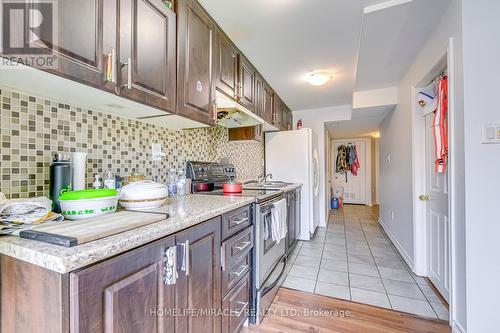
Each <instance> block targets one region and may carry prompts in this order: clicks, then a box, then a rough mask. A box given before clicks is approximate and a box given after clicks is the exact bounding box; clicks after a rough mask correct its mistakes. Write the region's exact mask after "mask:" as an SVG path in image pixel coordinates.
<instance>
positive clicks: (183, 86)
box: [176, 0, 217, 125]
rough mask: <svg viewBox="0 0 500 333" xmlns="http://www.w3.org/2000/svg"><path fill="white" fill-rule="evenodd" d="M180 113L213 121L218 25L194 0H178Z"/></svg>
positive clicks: (178, 103)
mask: <svg viewBox="0 0 500 333" xmlns="http://www.w3.org/2000/svg"><path fill="white" fill-rule="evenodd" d="M176 6H177V22H178V24H177V31H178V35H177V113H178V114H180V115H181V116H185V117H187V118H190V119H193V120H197V121H199V122H202V123H205V124H209V125H213V124H215V120H216V117H217V114H216V111H217V110H216V105H215V81H216V80H215V79H214V78H215V76H214V67H215V57H214V53H215V52H214V51H215V37H216V36H215V35H216V25H215V22H214V21H212V19H211V18H210V16H209V15H208V14H207V13H206V12H205V10H204V9H203V8H202V7H201V6H200V5H199V4H198V3H197V2H196V1H194V0H178V1H177V5H176Z"/></svg>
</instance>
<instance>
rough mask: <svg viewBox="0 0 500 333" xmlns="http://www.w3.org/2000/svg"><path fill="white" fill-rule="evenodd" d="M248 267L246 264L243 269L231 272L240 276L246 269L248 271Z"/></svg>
mask: <svg viewBox="0 0 500 333" xmlns="http://www.w3.org/2000/svg"><path fill="white" fill-rule="evenodd" d="M247 268H248V265H245V266H243V268H242V269H241V270H240V271H239V272H238V273H236V272H231V274H234V276H236V277H238V276H240V275H241V274H243V272H244V271H246V270H247Z"/></svg>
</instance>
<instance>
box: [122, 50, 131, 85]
mask: <svg viewBox="0 0 500 333" xmlns="http://www.w3.org/2000/svg"><path fill="white" fill-rule="evenodd" d="M125 66H127V83H126V84H124V85H123V86H124V87H127V89H129V90H130V89H132V58H130V57H129V58H127V62H125V63H124V64H123V65H122V67H125Z"/></svg>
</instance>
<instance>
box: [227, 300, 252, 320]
mask: <svg viewBox="0 0 500 333" xmlns="http://www.w3.org/2000/svg"><path fill="white" fill-rule="evenodd" d="M238 304H240V305H242V307H241V309H240V310H232V311H231V315H232V316H236V317H239V316H241V314H242V313H243V312H244V311H245V309H246V307H247V305H248V302H238Z"/></svg>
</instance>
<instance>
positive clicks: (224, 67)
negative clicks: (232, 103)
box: [216, 30, 238, 98]
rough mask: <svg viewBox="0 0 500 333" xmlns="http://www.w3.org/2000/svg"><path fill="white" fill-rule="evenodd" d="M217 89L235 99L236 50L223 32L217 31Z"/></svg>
mask: <svg viewBox="0 0 500 333" xmlns="http://www.w3.org/2000/svg"><path fill="white" fill-rule="evenodd" d="M216 75H217V89H219V90H220V91H222V92H224V93H226V94H227V95H228V96H230V97H232V98H237V85H238V49H237V48H236V46H234V44H233V43H232V42H231V40H230V39H229V38H228V37H227V36H226V35H225V34H224V32H223V31H221V30H218V31H217V65H216Z"/></svg>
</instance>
